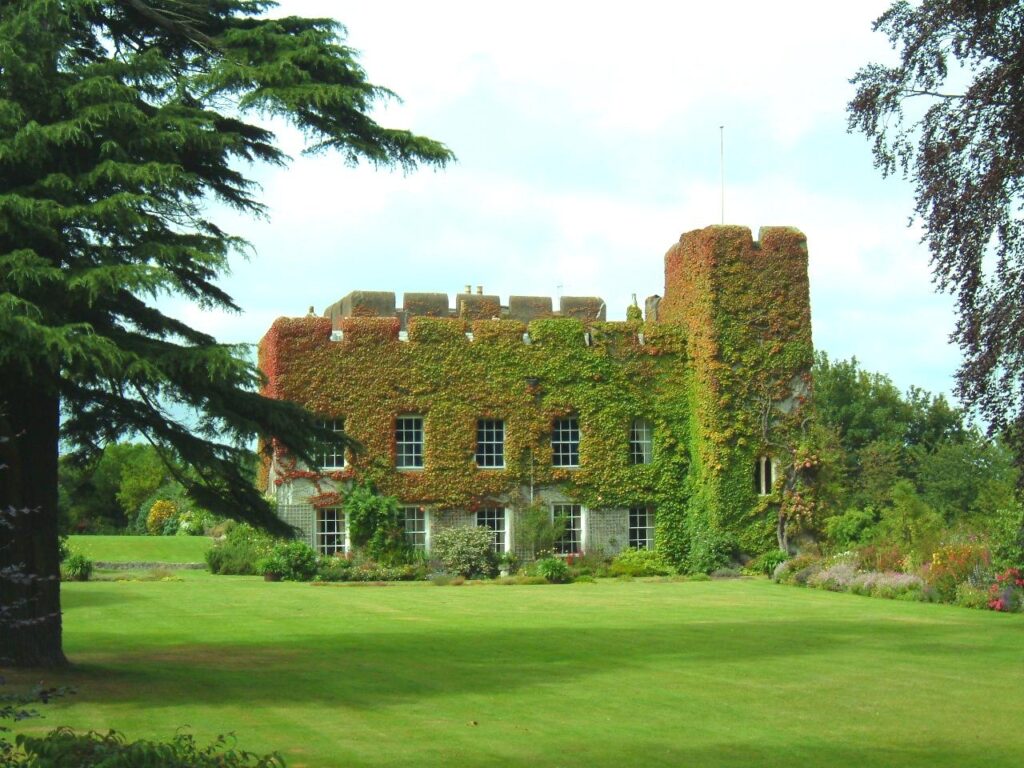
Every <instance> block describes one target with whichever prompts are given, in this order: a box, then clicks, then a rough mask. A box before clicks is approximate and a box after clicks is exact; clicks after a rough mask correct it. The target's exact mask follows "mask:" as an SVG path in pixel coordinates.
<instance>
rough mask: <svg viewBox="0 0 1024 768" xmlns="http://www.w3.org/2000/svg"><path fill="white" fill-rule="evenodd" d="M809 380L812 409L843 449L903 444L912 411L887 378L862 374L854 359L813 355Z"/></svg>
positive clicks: (852, 449)
mask: <svg viewBox="0 0 1024 768" xmlns="http://www.w3.org/2000/svg"><path fill="white" fill-rule="evenodd" d="M811 376H812V377H813V379H814V403H815V408H816V409H817V412H818V414H819V415H820V417H821V420H822V421H823V422H824V423H825V424H828V425H830V426H831V427H832V428H834V429H835V430H836V433H837V434H838V436H839V440H840V442H841V443H842V446H843V448H844V449H846V450H847V451H851V452H853V451H858V450H860V449H861V448H864V447H865V446H866V445H868V444H869V443H873V442H877V441H889V442H898V443H902V442H903V441H904V439H905V438H906V436H907V430H908V427H909V425H910V423H911V420H912V418H913V409H912V408H911V406H910V405H909V404H908V403H907V402H906V400H904V398H903V395H902V394H901V393H900V391H899V389H898V388H897V387H896V385H895V384H893V383H892V380H891V379H890V378H889V377H888V376H885V375H884V374H881V373H872V372H870V371H866V370H864V369H863V368H862V367H861V365H860V363H859V362H858V361H857V358H855V357H852V358H850V359H849V360H831V359H830V358H829V356H828V355H827V354H826V353H825V352H818V353H817V354H816V355H815V358H814V366H813V368H812V370H811Z"/></svg>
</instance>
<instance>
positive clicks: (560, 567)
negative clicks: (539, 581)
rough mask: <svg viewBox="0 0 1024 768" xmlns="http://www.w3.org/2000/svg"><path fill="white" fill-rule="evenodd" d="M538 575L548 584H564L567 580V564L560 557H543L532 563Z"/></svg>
mask: <svg viewBox="0 0 1024 768" xmlns="http://www.w3.org/2000/svg"><path fill="white" fill-rule="evenodd" d="M534 569H535V570H536V571H537V575H538V576H543V577H544V580H545V581H547V582H548V583H549V584H565V583H566V582H568V581H569V566H568V565H566V564H565V560H563V559H562V558H560V557H545V558H543V559H541V560H538V561H537V562H536V563H534Z"/></svg>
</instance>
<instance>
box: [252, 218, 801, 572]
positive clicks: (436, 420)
mask: <svg viewBox="0 0 1024 768" xmlns="http://www.w3.org/2000/svg"><path fill="white" fill-rule="evenodd" d="M806 268H807V261H806V246H805V244H804V239H803V236H802V235H800V233H798V232H796V231H795V230H789V229H779V228H773V229H769V230H763V231H762V238H761V243H760V244H759V246H758V245H757V244H754V243H753V242H752V241H751V237H750V232H749V230H746V229H744V228H739V227H710V228H708V229H705V230H699V231H697V232H691V233H687V234H686V235H684V236H683V237H682V238H681V240H680V243H679V244H677V245H676V246H675V247H674V248H673V249H672V250H670V251H669V253H668V254H667V255H666V296H665V299H664V300H663V301H662V303H661V309H660V312H659V314H660V317H659V320H658V321H655V322H646V323H643V322H641V321H640V320H639V318H638V316H637V315H638V313H636V312H633V313H631V314H630V315H629V317H630V319H629V320H627V321H626V322H592V323H588V324H587V325H586V326H584V324H583V322H581V321H580V320H578V319H573V318H564V317H559V318H544V319H537V320H533V321H532V322H530V323H529V325H528V326H527V325H525V324H523V323H521V322H519V321H514V320H496V319H480V320H472V321H469V320H467V319H466V318H463V317H459V318H436V317H415V318H412V319H411V320H410V322H409V334H408V341H407V342H403V341H399V339H398V332H399V321H398V320H397V318H391V317H384V318H381V317H361V316H353V317H348V318H342V319H341V320H340V321H338V322H339V324H340V330H341V331H342V333H343V339H342V340H341V341H331V340H330V337H331V331H332V327H331V321H330V320H328V319H326V318H315V317H306V318H296V319H286V318H282V319H279V320H277V321H276V322H275V323H274V325H273V327H272V328H271V329H270V331H269V332H268V333H267V335H266V337H265V338H264V340H263V342H262V343H261V345H260V367H261V368H262V370H263V371H264V372H265V373H266V375H267V377H268V383H267V386H266V389H265V393H266V394H268V395H270V396H273V397H286V398H289V399H292V400H295V401H297V402H300V403H302V404H303V405H305V406H306V407H308V408H309V409H311V410H312V411H314V412H317V413H320V414H322V415H323V416H324V417H325V418H344V420H345V429H346V432H347V433H348V434H349V435H350V436H351V437H353V438H354V439H356V440H358V441H359V442H360V443H361V449H360V450H359V451H356V452H352V453H351V455H350V456H349V457H348V462H349V463H348V465H347V466H346V468H345V469H343V470H337V471H333V472H328V473H324V474H323V475H321V474H319V473H316V472H312V471H310V470H308V469H304V468H302V467H300V466H298V465H296V464H295V463H294V462H293V461H291V462H290V461H289V459H288V456H287V451H286V449H285V448H284V447H283V446H277V458H278V470H279V474H278V475H277V477H276V481H277V482H283V481H286V480H289V479H293V478H298V477H306V478H309V479H311V480H313V481H314V483H315V484H316V487H317V488H318V494H317V496H316V497H315V498H314V499H313V502H314V503H315V504H319V505H328V504H333V503H337V501H338V499H339V488H340V487H341V485H340V484H338V483H321V482H320V481H321V480H323V479H330V480H334V481H343V480H348V479H352V478H356V479H359V480H362V481H364V482H368V483H371V484H372V485H373V486H374V487H375V488H376V489H377V490H378V491H379V492H381V493H383V494H387V495H393V496H397V497H398V498H400V499H402V500H404V501H408V502H416V503H419V504H425V505H430V506H432V507H434V508H435V509H436V510H438V511H444V510H448V509H468V510H473V509H476V508H478V507H479V506H481V505H483V504H485V503H488V502H489V501H491V500H495V499H506V498H508V499H513V500H514V499H516V498H517V497H524V498H525V497H528V491H529V489H530V488H531V487H534V488H536V487H541V486H552V485H558V486H560V487H561V488H563V490H564V491H565V493H567V494H568V495H569V496H571V497H573V498H575V499H577V500H578V501H579V502H581V503H583V504H584V505H586V506H588V507H591V508H612V507H627V506H633V505H641V504H654V505H655V507H656V510H657V515H656V520H657V530H656V544H657V547H658V548H659V549H660V550H661V551H662V552H663V553H664V554H665V555H666V556H667V557H669V558H670V559H671V560H673V561H675V562H676V563H678V564H685V562H686V560H687V558H688V557H689V555H690V548H691V544H692V542H694V541H695V540H697V539H699V538H700V537H701V536H703V535H705V534H707V533H708V532H719V533H726V534H729V535H732V536H734V537H736V538H737V540H738V541H739V542H740V544H741V545H742V546H743V548H744V549H746V550H748V551H750V552H755V553H756V552H760V551H763V550H764V549H766V548H767V547H768V546H769V544H770V542H771V538H772V536H773V532H774V521H775V520H776V518H777V515H778V512H779V510H780V509H781V508H782V507H783V506H784V504H785V503H786V500H785V499H784V498H783V495H784V494H783V491H784V488H783V486H786V489H785V491H786V493H788V494H790V495H792V493H793V489H794V488H796V487H797V485H799V486H800V489H801V493H802V494H803V495H802V496H801V497H800V499H801V503H805V502H806V499H807V496H808V493H809V491H808V489H807V487H806V485H807V484H806V483H796V482H790V480H796V479H799V478H798V476H797V475H795V474H792V473H789V474H787V473H783V475H784V477H783V478H781V479H780V480H779V483H778V484H777V486H778V487H777V492H776V493H775V494H774V495H773V496H772V497H767V498H759V497H758V496H757V495H756V493H755V490H754V484H753V467H754V463H755V460H756V458H757V457H758V456H759V455H764V454H766V453H768V454H771V455H775V456H777V457H778V458H779V459H780V460H781V461H782V462H783V463H784V464H785V465H787V466H789V465H790V464H793V463H794V462H795V460H796V459H795V457H796V454H797V447H798V445H799V443H800V439H801V434H802V425H803V423H804V422H805V420H806V407H805V406H806V402H805V400H806V397H807V396H808V394H809V380H807V381H805V380H804V379H802V378H801V376H803V375H805V374H806V372H807V371H809V369H810V365H811V362H812V360H811V358H812V347H811V337H810V314H809V312H810V310H809V303H808V298H807V274H806ZM467 332H470V333H471V335H472V339H470V338H469V337H468V336H467ZM525 333H528V334H529V343H525V342H524V334H525ZM585 333H586V334H589V336H588V337H585ZM588 342H589V343H588ZM780 406H782V407H780ZM570 414H571V415H576V416H577V417H578V419H579V426H580V431H581V441H580V447H579V448H580V462H579V463H580V465H579V467H578V468H575V469H568V468H562V467H554V466H552V462H551V458H552V457H551V446H550V434H551V426H552V422H553V421H554V419H556V418H559V417H563V416H566V415H570ZM399 415H421V416H423V418H424V435H425V443H424V459H425V460H424V468H423V469H422V470H409V471H396V470H395V468H394V467H395V455H394V452H395V445H394V430H395V419H396V417H397V416H399ZM638 417H640V418H646V419H647V420H648V421H649V422H651V424H652V425H653V427H654V451H653V456H652V461H651V463H649V464H644V465H631V464H630V463H629V456H630V452H629V434H630V426H631V423H632V421H633V419H634V418H638ZM481 418H491V419H502V420H503V421H504V422H505V468H503V469H481V468H478V467H477V466H476V461H475V448H476V446H475V441H476V424H477V419H481ZM801 457H802V458H801V460H803V459H805V458H806V455H805V454H801ZM794 466H795V464H794ZM263 477H264V482H268V478H267V476H266V473H264V475H263ZM790 486H792V487H790Z"/></svg>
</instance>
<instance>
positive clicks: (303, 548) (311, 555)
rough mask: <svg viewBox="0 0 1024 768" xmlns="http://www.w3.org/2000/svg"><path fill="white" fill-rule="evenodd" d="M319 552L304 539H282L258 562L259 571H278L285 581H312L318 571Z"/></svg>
mask: <svg viewBox="0 0 1024 768" xmlns="http://www.w3.org/2000/svg"><path fill="white" fill-rule="evenodd" d="M317 565H318V563H317V554H316V552H315V551H314V550H313V548H312V547H311V546H309V544H307V543H306V542H304V541H282V542H280V543H278V544H275V545H274V547H273V549H271V550H270V552H269V553H267V554H266V555H264V556H263V557H261V558H260V559H259V560H258V561H257V562H256V571H257V572H258V573H277V574H280V575H281V578H282V579H284V580H285V581H310V580H311V579H312V578H313V577H314V576H316V573H317Z"/></svg>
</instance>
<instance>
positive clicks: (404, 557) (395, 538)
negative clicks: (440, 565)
mask: <svg viewBox="0 0 1024 768" xmlns="http://www.w3.org/2000/svg"><path fill="white" fill-rule="evenodd" d="M344 508H345V514H346V515H347V516H348V530H349V538H350V541H351V543H352V546H354V547H360V548H363V549H365V550H366V553H367V554H368V555H369V556H370V558H371V559H372V560H375V561H376V562H378V563H382V564H384V565H399V564H401V563H407V562H409V561H410V559H411V557H412V549H411V548H410V547H409V544H408V542H406V540H405V524H404V521H403V520H402V513H401V510H400V509H399V507H398V499H396V498H395V497H394V496H381V495H380V494H377V493H375V492H374V490H373V489H372V488H371V487H369V486H367V485H356V486H354V487H353V488H352V490H351V491H349V494H348V495H347V496H346V497H345V502H344Z"/></svg>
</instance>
